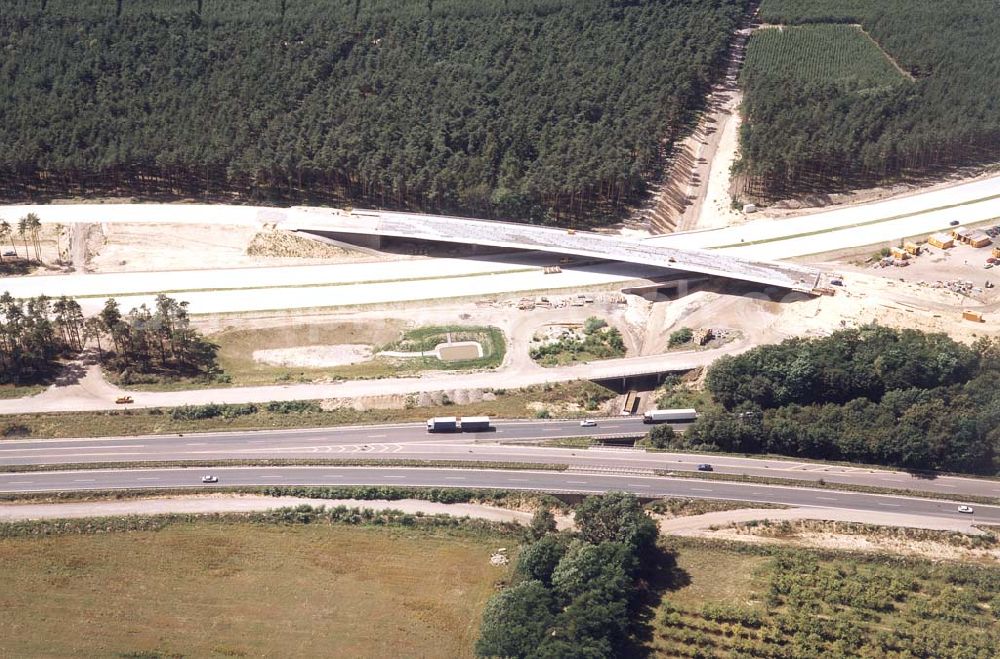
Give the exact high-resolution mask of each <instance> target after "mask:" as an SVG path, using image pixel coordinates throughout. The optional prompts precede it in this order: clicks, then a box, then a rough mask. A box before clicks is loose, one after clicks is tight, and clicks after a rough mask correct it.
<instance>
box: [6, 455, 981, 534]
mask: <svg viewBox="0 0 1000 659" xmlns="http://www.w3.org/2000/svg"><path fill="white" fill-rule="evenodd" d="M204 472H205V470H204V469H198V468H188V469H140V470H125V471H103V470H89V471H65V472H36V473H30V474H2V475H0V491H3V492H50V491H67V490H108V489H126V488H151V489H153V488H178V487H190V488H192V489H196V490H199V491H211V490H212V489H213V486H206V485H203V484H202V483H201V475H202V474H203V473H204ZM211 473H213V474H215V475H217V476H218V477H219V482H218V486H220V487H221V486H234V485H246V486H249V485H315V486H345V485H390V486H413V487H473V488H498V489H514V490H545V491H549V492H576V493H598V492H607V491H610V490H624V491H629V492H634V493H636V494H637V495H639V496H643V497H663V496H683V497H696V498H699V497H700V498H713V499H734V500H741V501H754V502H763V503H774V504H784V505H793V506H813V507H819V508H843V509H849V510H854V511H870V512H881V513H886V512H891V513H896V514H906V515H924V516H931V517H945V518H949V519H955V518H960V516H961V517H964V516H963V515H962V513H959V512H958V511H957V510H956V506H955V504H954V503H951V502H948V501H940V500H931V499H917V498H907V497H897V496H888V495H876V494H858V493H853V492H831V491H827V490H810V489H804V488H790V487H776V486H766V485H746V484H741V483H724V482H710V483H707V482H700V481H696V480H689V479H672V478H658V477H648V476H640V475H620V474H586V473H574V472H546V471H510V470H489V469H427V468H391V467H388V468H387V467H383V468H370V467H369V468H365V467H263V468H261V467H232V468H221V469H212V470H211ZM969 518H970V519H974V520H975V521H976V522H979V523H986V524H1000V507H997V506H980V505H977V506H976V507H975V514H974V517H973V516H969Z"/></svg>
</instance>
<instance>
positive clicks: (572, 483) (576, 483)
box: [566, 481, 587, 485]
mask: <svg viewBox="0 0 1000 659" xmlns="http://www.w3.org/2000/svg"><path fill="white" fill-rule="evenodd" d="M566 482H567V483H569V484H570V485H586V484H587V481H566Z"/></svg>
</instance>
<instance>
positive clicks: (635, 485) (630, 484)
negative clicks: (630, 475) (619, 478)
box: [628, 483, 649, 487]
mask: <svg viewBox="0 0 1000 659" xmlns="http://www.w3.org/2000/svg"><path fill="white" fill-rule="evenodd" d="M628 486H629V487H649V486H648V485H639V484H638V483H629V484H628Z"/></svg>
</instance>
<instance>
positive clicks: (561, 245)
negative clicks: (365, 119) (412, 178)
mask: <svg viewBox="0 0 1000 659" xmlns="http://www.w3.org/2000/svg"><path fill="white" fill-rule="evenodd" d="M283 215H284V218H283V220H282V221H281V222H280V223H279V227H280V228H282V229H285V230H288V231H297V232H304V233H313V234H320V235H326V236H328V237H333V238H336V239H341V240H348V241H349V240H351V239H352V237H357V236H369V237H375V238H377V239H381V238H382V237H386V238H404V239H407V240H427V241H433V242H446V243H458V244H463V245H482V246H489V247H500V248H507V249H519V250H533V251H542V252H552V253H554V254H561V255H571V256H579V257H585V258H592V259H604V260H609V261H623V262H628V263H637V264H642V265H648V266H658V267H663V268H666V269H669V270H675V271H677V270H680V271H685V272H692V273H698V274H702V275H709V276H713V277H723V278H727V279H737V280H741V281H748V282H754V283H757V284H763V285H766V286H777V287H779V288H786V289H790V290H794V291H801V292H804V293H816V292H817V289H819V288H820V278H821V272H820V271H819V270H817V269H816V268H810V267H807V266H802V265H797V264H794V263H783V262H778V261H758V260H752V259H746V258H741V257H739V256H733V255H731V254H723V253H720V252H718V251H713V250H704V249H691V248H676V247H668V246H664V245H656V244H653V243H650V242H648V241H638V240H629V239H627V238H621V237H617V236H608V235H602V234H598V233H593V232H589V231H574V230H572V229H569V230H567V229H557V228H552V227H540V226H534V225H530V224H516V223H511V222H493V221H488V220H477V219H472V218H464V217H448V216H442V215H424V214H419V213H399V212H389V211H373V210H349V211H341V210H338V209H326V208H315V207H309V208H306V207H295V208H291V209H288V210H287V211H286V212H285V213H284V214H283ZM376 242H377V241H376Z"/></svg>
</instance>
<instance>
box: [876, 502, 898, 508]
mask: <svg viewBox="0 0 1000 659" xmlns="http://www.w3.org/2000/svg"><path fill="white" fill-rule="evenodd" d="M879 505H880V506H886V507H888V508H899V507H900V505H902V504H898V503H880V504H879Z"/></svg>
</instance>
